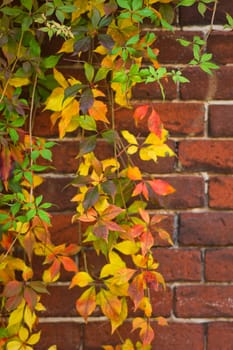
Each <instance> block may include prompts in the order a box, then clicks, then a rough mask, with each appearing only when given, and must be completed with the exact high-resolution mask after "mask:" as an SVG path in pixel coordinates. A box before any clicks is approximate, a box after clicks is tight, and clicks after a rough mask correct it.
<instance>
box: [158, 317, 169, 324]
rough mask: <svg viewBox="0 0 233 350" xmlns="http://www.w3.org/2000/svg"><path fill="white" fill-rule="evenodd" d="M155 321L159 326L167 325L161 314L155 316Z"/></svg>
mask: <svg viewBox="0 0 233 350" xmlns="http://www.w3.org/2000/svg"><path fill="white" fill-rule="evenodd" d="M156 321H157V322H158V325H159V326H167V325H168V323H167V320H166V318H164V317H162V316H159V317H156Z"/></svg>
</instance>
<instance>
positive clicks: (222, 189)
mask: <svg viewBox="0 0 233 350" xmlns="http://www.w3.org/2000/svg"><path fill="white" fill-rule="evenodd" d="M209 206H210V207H211V208H219V209H233V177H230V176H229V177H228V176H213V177H211V178H210V181H209Z"/></svg>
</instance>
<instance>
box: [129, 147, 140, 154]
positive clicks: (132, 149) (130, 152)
mask: <svg viewBox="0 0 233 350" xmlns="http://www.w3.org/2000/svg"><path fill="white" fill-rule="evenodd" d="M137 151H138V146H129V147H128V148H127V153H128V154H130V155H132V154H135V153H136V152H137Z"/></svg>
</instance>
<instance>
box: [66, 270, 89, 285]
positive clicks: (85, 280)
mask: <svg viewBox="0 0 233 350" xmlns="http://www.w3.org/2000/svg"><path fill="white" fill-rule="evenodd" d="M93 281H94V280H93V278H92V277H91V276H90V275H89V273H87V272H84V271H81V272H78V273H76V275H75V276H74V277H73V278H72V281H71V284H70V287H69V288H73V287H74V286H79V287H86V286H87V285H88V284H89V283H91V282H93Z"/></svg>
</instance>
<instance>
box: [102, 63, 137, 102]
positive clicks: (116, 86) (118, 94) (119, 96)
mask: <svg viewBox="0 0 233 350" xmlns="http://www.w3.org/2000/svg"><path fill="white" fill-rule="evenodd" d="M107 68H108V67H107ZM111 88H112V89H113V90H114V91H115V102H116V103H117V104H118V105H120V106H122V107H129V100H130V98H131V96H132V92H131V89H130V90H128V91H127V92H125V91H122V84H121V83H117V82H113V83H111Z"/></svg>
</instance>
